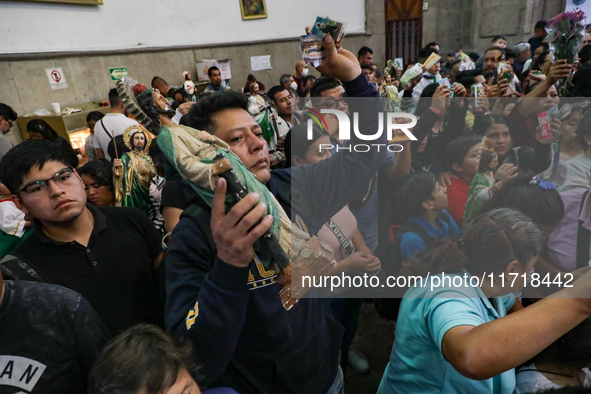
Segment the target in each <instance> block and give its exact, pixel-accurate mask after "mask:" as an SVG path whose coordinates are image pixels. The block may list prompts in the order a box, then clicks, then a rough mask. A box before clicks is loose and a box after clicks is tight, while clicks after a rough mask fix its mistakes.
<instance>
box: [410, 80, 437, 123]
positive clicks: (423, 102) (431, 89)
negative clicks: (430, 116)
mask: <svg viewBox="0 0 591 394" xmlns="http://www.w3.org/2000/svg"><path fill="white" fill-rule="evenodd" d="M438 87H439V84H438V83H431V84H429V85H427V86H425V88H424V89H423V91H422V92H421V97H420V98H419V102H418V103H417V107H416V109H415V114H417V115H419V116H421V115H423V112H425V111H426V110H427V109H428V108H429V107H430V106H431V100H430V99H429V97H433V95H434V94H435V91H436V90H437V88H438Z"/></svg>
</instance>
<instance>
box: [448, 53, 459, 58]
mask: <svg viewBox="0 0 591 394" xmlns="http://www.w3.org/2000/svg"><path fill="white" fill-rule="evenodd" d="M447 56H453V57H456V58H457V57H458V54H457V53H455V52H448V53H447Z"/></svg>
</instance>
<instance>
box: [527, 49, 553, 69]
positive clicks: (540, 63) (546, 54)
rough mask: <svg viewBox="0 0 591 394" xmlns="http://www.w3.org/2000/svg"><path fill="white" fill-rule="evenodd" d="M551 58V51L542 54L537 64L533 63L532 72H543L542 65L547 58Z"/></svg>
mask: <svg viewBox="0 0 591 394" xmlns="http://www.w3.org/2000/svg"><path fill="white" fill-rule="evenodd" d="M548 56H550V51H544V52H542V53H540V56H538V58H537V59H536V61H535V62H533V63H532V65H531V69H532V70H542V65H543V64H544V62H545V61H546V57H548Z"/></svg>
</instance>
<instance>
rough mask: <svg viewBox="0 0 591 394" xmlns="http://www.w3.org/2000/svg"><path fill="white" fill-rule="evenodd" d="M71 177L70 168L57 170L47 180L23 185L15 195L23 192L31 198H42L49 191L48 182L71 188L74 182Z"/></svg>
mask: <svg viewBox="0 0 591 394" xmlns="http://www.w3.org/2000/svg"><path fill="white" fill-rule="evenodd" d="M73 175H74V169H73V168H72V167H67V168H64V169H63V170H59V171H58V172H56V173H55V175H54V176H52V177H51V178H48V179H46V180H44V181H34V182H31V183H29V184H27V185H25V187H23V188H22V189H20V190H17V192H16V193H17V194H18V193H22V192H25V193H27V194H28V195H30V196H31V197H33V198H39V197H43V196H44V195H47V193H48V191H49V189H48V188H47V186H49V181H53V182H54V183H55V184H56V185H58V186H60V187H67V186H71V185H72V184H73V183H74V180H75V179H76V178H75V177H74V176H73Z"/></svg>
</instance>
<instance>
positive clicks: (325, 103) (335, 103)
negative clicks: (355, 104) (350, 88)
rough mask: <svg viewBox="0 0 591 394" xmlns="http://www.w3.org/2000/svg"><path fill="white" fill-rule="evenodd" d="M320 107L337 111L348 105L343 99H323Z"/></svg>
mask: <svg viewBox="0 0 591 394" xmlns="http://www.w3.org/2000/svg"><path fill="white" fill-rule="evenodd" d="M320 105H321V106H322V107H324V108H327V109H337V108H339V107H340V106H346V105H347V104H346V103H345V100H344V99H343V98H338V99H334V98H323V99H322V101H321V103H320Z"/></svg>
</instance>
